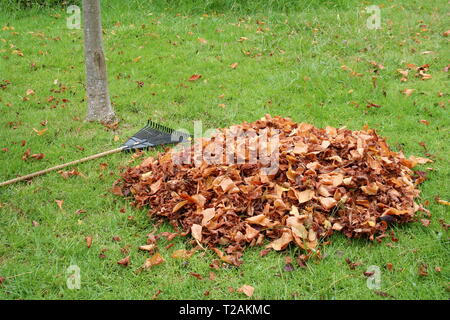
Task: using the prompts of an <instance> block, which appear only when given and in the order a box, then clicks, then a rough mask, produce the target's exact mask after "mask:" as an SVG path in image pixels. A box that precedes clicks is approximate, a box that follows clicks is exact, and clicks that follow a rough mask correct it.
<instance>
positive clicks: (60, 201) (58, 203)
mask: <svg viewBox="0 0 450 320" xmlns="http://www.w3.org/2000/svg"><path fill="white" fill-rule="evenodd" d="M55 202H56V204H57V205H58V208H59V209H60V210H62V206H63V203H64V200H55Z"/></svg>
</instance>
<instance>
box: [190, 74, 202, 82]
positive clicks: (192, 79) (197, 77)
mask: <svg viewBox="0 0 450 320" xmlns="http://www.w3.org/2000/svg"><path fill="white" fill-rule="evenodd" d="M201 77H202V75H201V74H193V75H192V76H191V77H190V78H189V79H188V81H196V80H198V79H200V78H201Z"/></svg>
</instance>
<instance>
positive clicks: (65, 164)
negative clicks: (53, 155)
mask: <svg viewBox="0 0 450 320" xmlns="http://www.w3.org/2000/svg"><path fill="white" fill-rule="evenodd" d="M125 148H126V147H120V148H117V149H112V150H109V151H105V152H101V153H97V154H94V155H92V156H89V157H86V158H82V159H78V160H74V161H71V162H67V163H64V164H60V165H58V166H55V167H51V168H48V169H44V170H41V171H37V172H34V173H30V174H27V175H25V176H21V177H18V178H15V179H11V180H8V181H4V182H0V187H2V186H6V185H8V184H11V183H15V182H19V181H23V180H27V179H30V178H34V177H37V176H40V175H43V174H46V173H48V172H51V171H55V170H58V169H63V168H65V167H68V166H72V165H74V164H78V163H82V162H86V161H89V160H93V159H97V158H101V157H104V156H107V155H109V154H113V153H117V152H120V151H122V150H124V149H125Z"/></svg>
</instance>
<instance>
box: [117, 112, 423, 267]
mask: <svg viewBox="0 0 450 320" xmlns="http://www.w3.org/2000/svg"><path fill="white" fill-rule="evenodd" d="M267 129H272V130H277V131H278V134H279V135H278V139H279V144H278V150H275V151H278V155H279V165H278V169H277V170H275V172H271V173H270V174H268V175H266V174H262V171H261V168H262V167H263V164H261V163H252V164H250V163H241V164H236V163H235V164H229V165H227V164H223V163H220V164H208V163H207V162H205V161H203V162H201V164H200V165H194V163H192V164H180V163H179V162H175V161H174V156H176V155H178V156H180V155H181V156H183V155H184V156H186V154H189V153H190V155H193V154H194V150H195V148H201V149H202V150H205V149H206V148H211V147H214V144H218V143H221V144H223V143H224V141H221V140H220V139H215V138H214V137H218V135H217V134H216V135H215V136H214V135H213V137H212V138H201V139H197V140H196V141H195V143H194V144H193V145H192V146H187V147H186V146H185V147H184V148H181V149H176V148H174V149H170V150H168V151H166V152H165V153H162V154H159V155H158V156H157V158H156V159H154V158H152V157H150V158H147V159H145V160H144V161H143V162H142V163H141V164H140V165H139V166H136V167H133V168H127V169H126V171H124V172H123V173H122V178H121V179H119V180H117V181H116V182H115V183H114V188H115V189H116V191H118V192H119V193H120V194H122V195H123V196H126V197H128V198H131V199H132V203H133V205H134V206H137V207H148V208H149V215H150V216H151V217H156V218H164V219H167V220H168V221H169V222H170V224H172V225H173V226H174V227H175V230H176V231H177V234H176V235H181V236H186V235H188V234H189V233H190V234H191V235H192V236H193V238H194V239H195V241H196V242H197V243H198V245H199V246H201V247H203V248H205V247H206V248H211V249H213V250H214V251H215V252H216V253H217V254H218V255H219V258H220V259H221V260H223V261H225V262H227V263H231V264H234V265H239V264H240V263H242V260H241V256H242V252H243V250H244V249H245V248H246V247H248V246H250V247H252V246H258V245H264V244H265V247H266V249H265V250H271V249H273V250H277V251H278V250H283V249H285V248H286V247H287V246H288V245H290V244H291V245H297V246H299V247H300V248H302V249H304V250H306V251H307V252H315V251H317V250H318V246H319V242H320V241H321V239H324V238H326V237H328V236H330V235H331V234H333V232H335V231H338V232H342V233H343V234H345V235H346V236H347V237H349V238H359V237H368V238H370V239H371V240H375V239H376V240H378V241H381V239H382V238H383V237H385V236H386V235H385V231H386V229H387V228H388V226H389V224H391V223H406V222H410V221H412V220H413V219H414V213H415V212H416V211H417V210H419V209H423V208H422V207H421V206H419V205H418V204H416V203H415V202H414V199H415V198H416V197H417V196H418V195H419V190H418V189H417V185H418V184H420V183H421V182H423V181H424V180H425V178H424V174H423V172H421V171H416V172H414V171H412V170H411V168H413V167H414V166H415V165H417V164H418V163H419V164H423V163H426V162H431V160H429V159H425V158H420V157H414V156H411V157H410V158H405V156H404V155H403V154H402V153H401V152H394V151H392V150H391V149H390V148H389V146H388V145H387V143H386V141H385V139H384V138H382V137H380V136H378V135H377V133H376V132H375V131H374V130H372V129H369V128H364V129H363V130H360V131H352V130H348V129H346V128H345V127H343V128H339V129H337V128H333V127H326V128H325V129H319V128H316V127H314V126H313V125H311V124H307V123H296V122H293V121H292V120H291V119H289V118H281V117H278V116H277V117H274V118H272V117H271V116H269V115H266V116H265V117H264V118H262V119H261V120H258V121H256V122H253V123H246V122H244V123H243V124H241V125H237V126H232V127H230V128H227V129H219V130H218V133H223V134H225V133H226V131H227V130H232V131H233V132H234V133H237V134H238V135H239V134H242V135H243V134H245V132H246V131H248V130H254V131H256V132H258V133H259V132H262V130H267ZM250 145H252V144H250ZM247 156H248V153H247ZM116 193H117V192H116ZM265 240H268V241H269V242H267V241H266V242H265ZM219 248H222V249H219ZM223 251H225V252H223Z"/></svg>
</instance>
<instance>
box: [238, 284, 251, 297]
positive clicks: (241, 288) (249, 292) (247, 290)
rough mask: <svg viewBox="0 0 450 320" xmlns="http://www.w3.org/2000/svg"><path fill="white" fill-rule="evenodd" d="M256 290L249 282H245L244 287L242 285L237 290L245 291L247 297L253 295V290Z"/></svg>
mask: <svg viewBox="0 0 450 320" xmlns="http://www.w3.org/2000/svg"><path fill="white" fill-rule="evenodd" d="M254 291H255V288H253V287H252V286H249V285H247V284H244V285H243V286H242V287H240V288H239V289H237V292H242V293H244V294H245V295H246V296H247V297H249V298H250V297H251V296H253V292H254Z"/></svg>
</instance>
